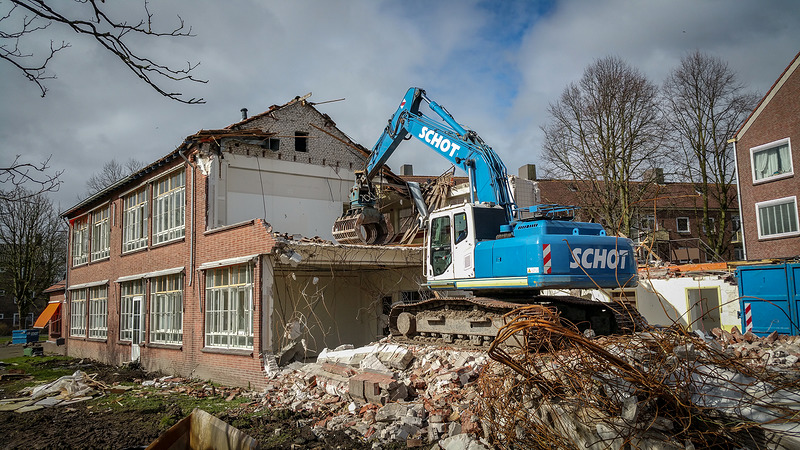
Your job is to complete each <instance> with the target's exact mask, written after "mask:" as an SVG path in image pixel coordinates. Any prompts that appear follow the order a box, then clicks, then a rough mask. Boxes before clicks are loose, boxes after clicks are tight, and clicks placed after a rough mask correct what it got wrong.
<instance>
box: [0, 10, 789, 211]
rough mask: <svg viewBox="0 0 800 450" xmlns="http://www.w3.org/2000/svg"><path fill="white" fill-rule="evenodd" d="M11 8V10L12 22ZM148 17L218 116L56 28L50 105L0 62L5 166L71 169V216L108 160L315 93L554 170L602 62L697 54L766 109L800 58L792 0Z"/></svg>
mask: <svg viewBox="0 0 800 450" xmlns="http://www.w3.org/2000/svg"><path fill="white" fill-rule="evenodd" d="M110 3H114V5H111V6H112V7H115V8H124V10H122V9H120V10H119V11H117V10H114V11H113V12H114V13H116V14H118V15H119V16H120V17H123V16H124V17H126V18H129V20H133V18H138V17H141V15H142V12H143V8H142V7H141V4H137V2H134V1H131V2H127V1H126V2H124V4H123V5H122V6H121V5H119V3H121V2H114V1H113V0H112V1H110V2H106V4H110ZM8 8H9V4H8V1H3V0H0V10H2V11H0V13H3V14H5V12H6V11H7V10H8ZM150 10H151V12H153V13H154V14H155V19H156V26H162V27H163V28H169V27H171V26H173V25H175V24H176V23H177V20H178V19H177V17H176V16H177V15H180V16H181V17H182V18H183V20H184V21H185V22H186V24H188V25H191V27H192V32H193V33H194V34H195V37H192V38H182V39H163V38H162V39H136V40H133V41H132V44H134V45H135V48H136V49H137V51H139V52H140V53H143V54H145V53H146V54H147V55H148V56H150V57H151V58H153V59H155V60H158V61H160V62H164V63H170V64H174V65H177V66H180V65H183V64H186V62H199V63H200V65H199V66H198V68H197V69H196V70H195V76H197V77H199V78H203V79H206V80H208V82H207V83H205V84H195V83H188V82H184V83H182V84H178V85H165V87H166V88H167V89H168V90H171V91H176V90H177V91H179V92H182V93H184V94H185V96H186V97H187V98H191V97H202V98H204V99H205V101H206V103H205V104H203V105H194V106H190V105H184V104H181V103H177V102H174V101H171V100H169V99H166V98H164V97H162V96H160V95H159V94H158V93H156V92H155V91H154V90H152V88H150V87H148V86H146V85H145V84H144V83H142V82H140V81H139V80H138V78H136V77H135V76H134V75H133V74H132V73H130V72H128V71H127V69H125V68H124V67H123V65H122V64H121V63H120V62H119V61H118V60H115V59H114V57H112V56H110V55H109V54H107V53H105V52H104V51H103V50H102V49H101V48H100V47H99V46H98V45H96V44H95V43H94V42H93V41H91V40H88V39H86V38H82V37H80V36H76V35H75V34H74V33H71V32H70V31H69V30H64V29H60V28H58V25H53V26H52V27H50V28H48V29H47V30H46V31H44V32H40V33H37V34H36V35H35V36H33V37H32V38H31V39H30V40H27V41H25V42H23V43H22V44H23V45H24V46H25V48H26V49H29V51H31V52H35V49H36V48H41V47H37V45H38V46H41V45H45V46H49V45H50V40H55V41H56V42H57V43H58V42H61V40H66V41H68V42H70V44H71V47H70V48H69V49H67V50H64V51H63V52H60V53H59V54H58V55H57V56H56V57H55V58H54V59H53V60H52V61H51V64H50V66H49V69H50V71H51V72H52V73H53V74H55V75H57V79H55V80H49V82H48V83H47V87H48V89H49V91H48V93H47V96H46V97H44V98H41V97H40V93H39V90H38V88H37V87H36V86H35V85H34V84H32V83H30V82H28V81H26V80H25V79H24V78H23V77H22V75H21V74H20V73H19V72H17V71H15V69H13V68H12V67H11V66H10V65H9V64H7V63H5V62H3V61H0V92H2V96H1V97H0V99H1V100H0V148H1V149H2V150H1V151H0V166H2V165H4V164H8V163H9V162H10V161H11V160H13V158H14V157H15V156H16V155H21V158H22V159H23V160H25V161H26V162H39V161H42V160H43V159H46V158H47V157H49V156H50V155H52V159H51V161H50V162H51V165H52V167H53V169H57V170H62V169H63V170H64V173H63V175H62V178H63V181H64V184H63V186H62V188H61V190H60V191H59V192H58V193H56V194H54V195H53V199H54V200H55V201H56V203H57V204H58V205H59V206H60V208H61V209H65V208H68V207H70V206H72V205H73V204H75V203H76V202H77V201H78V195H79V194H82V193H83V192H84V191H85V189H86V188H85V180H86V178H88V177H89V176H90V175H91V174H92V173H94V172H97V171H99V170H100V169H101V168H102V165H103V163H104V162H106V161H108V160H111V159H117V160H119V161H124V160H126V159H128V158H129V157H133V158H136V159H139V160H142V161H145V162H151V161H154V160H155V159H157V158H159V157H161V156H163V155H165V154H167V153H169V152H170V151H171V150H173V149H174V148H175V147H176V146H178V145H179V144H180V143H181V141H182V140H183V138H184V137H186V136H188V135H190V134H193V133H195V132H196V131H198V130H200V129H213V128H223V127H225V126H227V125H229V124H231V123H234V122H237V121H238V120H239V118H240V112H239V110H240V109H241V108H243V107H246V108H248V109H249V111H250V114H251V115H253V114H258V113H260V112H262V111H265V110H266V109H268V108H269V106H270V105H274V104H283V103H285V102H287V101H288V100H290V99H292V98H293V97H295V96H297V95H305V94H307V93H309V92H310V93H312V96H311V98H310V101H313V102H318V103H321V102H325V101H329V100H335V99H341V98H344V99H345V100H344V101H338V102H332V103H326V104H322V105H319V106H318V109H319V110H321V111H322V112H324V113H327V114H329V115H330V116H331V117H332V118H333V119H334V120H335V121H336V123H337V125H338V126H339V128H340V129H341V130H342V131H343V132H345V133H347V134H348V135H349V136H350V137H351V138H353V139H354V140H355V141H356V142H358V143H360V144H362V145H364V146H365V147H367V148H370V147H372V145H373V144H374V142H375V140H376V139H377V138H378V136H379V135H380V133H381V132H382V130H383V127H384V126H385V124H386V121H387V120H388V118H389V116H390V115H391V113H392V112H393V111H394V110H395V108H396V107H397V105H398V103H399V101H400V99H401V98H402V96H403V94H404V93H405V91H406V89H408V88H409V87H411V86H418V87H422V88H424V89H425V90H426V91H427V92H428V95H429V97H431V98H432V99H433V100H436V101H437V102H439V103H440V104H442V105H444V106H445V107H446V108H447V109H448V110H449V111H450V112H451V113H452V114H453V115H454V116H455V118H456V120H458V121H459V122H461V123H463V124H465V125H467V126H468V127H470V128H472V129H474V130H476V131H477V132H478V133H479V134H480V135H481V136H482V137H483V138H484V140H485V141H486V142H487V143H488V144H489V145H491V146H492V147H493V148H494V149H495V150H496V151H497V153H498V154H499V155H500V156H501V158H503V160H504V161H505V163H506V166H507V167H508V169H509V172H512V173H516V171H517V168H518V167H519V166H521V165H523V164H526V163H534V164H540V151H541V140H542V133H541V131H540V127H541V126H542V125H543V124H545V123H546V122H547V120H548V118H547V113H546V109H547V105H548V104H549V103H550V102H553V101H555V100H556V99H557V97H558V96H559V95H560V93H561V92H562V90H563V89H564V88H565V87H566V85H567V84H568V83H570V82H572V81H576V80H577V79H578V78H580V76H581V74H582V73H583V70H584V68H585V67H586V66H587V65H588V64H591V63H592V62H593V61H594V60H596V59H598V58H603V57H605V56H609V55H615V56H619V57H621V58H623V59H625V60H626V61H627V62H628V63H629V64H631V65H632V66H634V67H637V68H638V69H639V70H641V71H642V72H643V73H644V74H645V75H647V76H648V77H649V78H650V79H651V80H652V81H653V82H655V83H657V84H661V82H662V81H663V79H664V77H665V76H666V74H667V73H668V72H669V71H670V70H671V69H673V68H674V67H675V66H676V65H677V64H678V63H679V61H680V58H681V57H682V56H684V55H686V53H687V52H690V51H694V50H696V49H699V50H701V51H703V52H706V53H709V54H712V55H715V56H718V57H720V58H722V59H724V60H725V61H727V62H728V63H729V65H730V67H731V68H732V69H734V70H735V71H736V72H737V73H738V74H739V77H740V80H741V81H743V82H745V83H747V84H748V86H749V88H750V89H751V90H753V91H755V92H756V93H758V94H759V96H761V95H763V94H764V93H765V92H766V90H767V89H768V88H769V87H770V86H771V85H772V83H773V82H774V81H775V80H776V79H777V77H778V76H779V75H780V74H781V72H782V71H783V69H784V68H785V67H786V66H787V65H788V64H789V62H790V61H791V60H792V58H793V57H794V56H795V55H796V54H797V52H798V51H800V2H797V1H794V0H784V1H772V0H739V1H724V0H707V1H703V0H663V1H655V0H650V1H634V0H608V1H595V0H574V1H573V0H567V1H524V0H520V1H499V0H498V1H476V0H445V1H432V0H412V1H378V0H363V1H339V0H317V1H310V0H295V1H265V0H261V1H259V0H235V1H234V0H231V1H224V2H223V1H211V0H180V1H178V0H172V1H166V0H151V1H150ZM5 26H6V24H0V27H5ZM3 30H4V31H5V28H3ZM3 44H6V43H3ZM431 155H432V154H431V153H430V152H429V151H428V150H426V149H425V148H423V147H421V146H419V145H417V146H414V145H408V146H407V147H400V148H398V150H397V152H396V153H395V155H394V156H393V157H392V158H391V159H390V160H389V165H390V167H392V168H394V169H397V168H399V166H400V165H402V164H409V163H410V164H413V165H414V171H415V174H438V173H440V172H441V171H443V170H445V169H446V168H447V167H448V164H447V163H446V161H445V160H444V159H443V158H438V159H437V158H432V157H431Z"/></svg>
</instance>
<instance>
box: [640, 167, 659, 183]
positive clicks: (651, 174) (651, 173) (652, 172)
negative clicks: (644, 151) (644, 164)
mask: <svg viewBox="0 0 800 450" xmlns="http://www.w3.org/2000/svg"><path fill="white" fill-rule="evenodd" d="M644 180H645V181H652V182H654V183H656V184H664V169H662V168H660V167H656V168H654V169H647V170H645V171H644Z"/></svg>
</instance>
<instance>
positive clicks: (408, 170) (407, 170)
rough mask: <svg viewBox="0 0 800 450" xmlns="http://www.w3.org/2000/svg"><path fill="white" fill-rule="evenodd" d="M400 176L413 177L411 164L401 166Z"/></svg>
mask: <svg viewBox="0 0 800 450" xmlns="http://www.w3.org/2000/svg"><path fill="white" fill-rule="evenodd" d="M400 175H405V176H411V175H414V166H412V165H411V164H403V165H402V166H400Z"/></svg>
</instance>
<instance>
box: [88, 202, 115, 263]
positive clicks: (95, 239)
mask: <svg viewBox="0 0 800 450" xmlns="http://www.w3.org/2000/svg"><path fill="white" fill-rule="evenodd" d="M110 209H111V208H110V206H108V205H106V206H104V207H102V208H100V209H97V210H95V211H92V240H91V248H92V261H99V260H101V259H106V258H108V257H109V256H110V255H111V240H110V236H111V227H109V222H108V220H109V212H110Z"/></svg>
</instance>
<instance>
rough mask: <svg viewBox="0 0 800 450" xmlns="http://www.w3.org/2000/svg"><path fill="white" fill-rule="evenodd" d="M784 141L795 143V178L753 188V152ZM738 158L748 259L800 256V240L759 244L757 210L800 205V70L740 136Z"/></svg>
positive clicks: (793, 146) (793, 145)
mask: <svg viewBox="0 0 800 450" xmlns="http://www.w3.org/2000/svg"><path fill="white" fill-rule="evenodd" d="M784 138H789V139H790V141H791V149H792V153H793V155H792V164H793V169H794V176H792V177H790V178H784V179H780V180H775V181H769V182H766V183H760V184H753V175H752V161H751V159H750V149H751V148H753V147H757V146H759V145H763V144H768V143H770V142H774V141H777V140H780V139H784ZM736 154H737V159H738V170H739V183H740V185H739V188H740V192H741V199H742V220H743V224H744V233H745V245H746V250H747V258H748V259H763V258H782V257H792V256H797V255H800V236H793V237H785V238H778V239H761V240H759V238H758V229H757V221H756V209H755V204H756V203H758V202H762V201H766V200H773V199H778V198H783V197H788V196H797V197H798V202H800V69H798V70H795V71H794V73H792V74H791V75H789V78H788V79H787V80H786V82H785V83H784V85H783V86H782V87H781V88H780V90H778V91H777V92H776V93H775V95H774V97H772V99H771V100H770V101H769V102H768V103H767V104H766V107H765V108H764V110H763V111H761V113H760V114H759V115H758V117H756V118H755V120H754V122H753V123H752V125H751V126H750V128H749V129H748V130H747V131H746V132H745V133H744V134H743V135H741V136H739V140H738V142H737V143H736Z"/></svg>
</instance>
